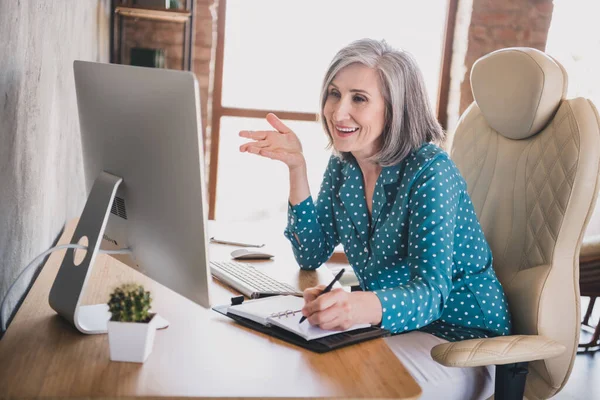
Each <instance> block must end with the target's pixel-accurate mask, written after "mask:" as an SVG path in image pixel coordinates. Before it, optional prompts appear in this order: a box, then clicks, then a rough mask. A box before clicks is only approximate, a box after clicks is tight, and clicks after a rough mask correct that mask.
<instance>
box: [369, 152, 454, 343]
mask: <svg viewBox="0 0 600 400" xmlns="http://www.w3.org/2000/svg"><path fill="white" fill-rule="evenodd" d="M424 168H425V170H424V171H423V172H422V173H421V174H420V176H418V177H417V179H416V181H415V182H414V184H413V185H412V187H411V190H410V200H409V204H408V207H409V229H408V235H409V237H408V252H407V254H408V256H407V257H404V258H401V259H400V260H398V262H397V263H396V264H395V266H394V268H401V267H405V268H408V270H409V271H410V280H409V281H408V282H407V283H406V284H402V285H401V286H398V287H392V288H384V289H382V290H374V293H375V294H376V295H377V297H378V298H379V300H380V302H381V306H382V311H383V314H382V321H381V326H382V327H383V328H385V329H388V330H390V331H391V332H393V333H396V332H403V331H410V330H414V329H419V328H421V327H423V326H425V325H428V324H430V323H431V322H433V321H435V320H437V319H439V318H440V317H441V315H442V312H443V309H444V308H443V307H444V304H445V303H446V301H447V300H448V297H449V295H450V291H451V290H452V259H453V252H454V249H453V247H454V228H455V224H456V216H457V212H458V204H459V202H460V198H461V196H462V193H463V192H464V186H465V184H464V180H463V179H462V178H461V175H460V173H459V172H458V170H457V169H456V167H455V166H454V164H453V163H452V162H451V161H450V160H449V159H448V158H447V157H438V158H436V159H434V160H433V161H432V162H431V163H429V164H428V165H427V166H425V167H424Z"/></svg>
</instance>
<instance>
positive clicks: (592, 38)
mask: <svg viewBox="0 0 600 400" xmlns="http://www.w3.org/2000/svg"><path fill="white" fill-rule="evenodd" d="M599 12H600V2H592V1H589V0H554V11H553V13H552V23H551V24H550V29H549V31H548V42H547V44H546V52H547V53H548V54H549V55H551V56H552V57H554V58H556V59H557V60H558V61H559V62H560V63H561V64H562V65H563V66H564V67H565V69H566V70H567V73H568V74H569V91H568V95H567V97H568V98H571V97H579V96H581V97H586V98H588V99H590V100H592V101H593V102H594V104H595V105H596V106H597V107H598V106H599V105H600V79H598V71H600V24H598V21H597V20H598V13H599ZM575 21H576V22H575Z"/></svg>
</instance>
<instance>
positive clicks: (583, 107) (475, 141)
mask: <svg viewBox="0 0 600 400" xmlns="http://www.w3.org/2000/svg"><path fill="white" fill-rule="evenodd" d="M515 77H516V78H515ZM471 81H472V87H473V92H474V98H475V102H474V103H473V104H471V105H470V107H469V108H468V109H467V110H466V111H465V113H464V114H463V116H462V117H461V119H460V121H459V124H458V126H457V128H456V132H455V138H454V143H453V148H452V154H451V156H452V159H453V160H454V162H455V163H456V164H457V166H458V168H459V169H460V171H461V172H462V174H463V176H464V177H465V179H466V181H467V185H468V191H469V194H470V195H471V198H472V201H473V204H474V206H475V210H476V212H477V215H478V217H479V220H480V222H481V225H482V227H483V230H484V232H485V235H486V238H487V240H488V242H489V244H490V247H491V249H492V254H493V256H494V269H495V271H496V274H497V275H498V278H499V279H500V282H501V283H502V285H503V288H504V290H505V292H506V295H507V298H508V303H509V308H510V311H511V314H512V317H513V327H514V332H513V333H514V334H518V335H541V336H544V337H547V338H550V339H552V340H554V341H556V342H557V343H560V344H561V345H562V346H564V348H565V349H566V351H564V353H562V354H561V355H560V356H558V357H554V358H545V357H546V353H544V352H543V351H542V350H541V349H540V350H539V352H538V353H536V354H537V355H536V354H533V353H532V354H531V356H532V357H531V358H530V359H531V360H534V359H538V358H545V359H544V360H541V361H535V362H533V363H531V364H530V373H529V376H528V378H527V385H526V392H525V393H526V396H527V397H528V398H530V399H543V398H548V397H551V396H553V395H554V394H556V393H557V392H558V391H559V390H560V389H561V388H562V387H563V386H564V385H565V383H566V381H567V379H568V376H569V374H570V372H571V368H572V366H573V362H574V359H575V352H576V348H577V342H578V339H579V324H580V309H579V285H578V282H579V270H578V261H579V259H578V257H579V251H580V247H581V243H582V239H583V235H584V232H585V228H586V226H587V223H588V222H589V219H590V217H591V214H592V211H593V208H594V204H595V201H596V194H597V193H598V187H599V185H598V181H599V177H600V162H599V160H600V128H599V125H600V121H599V117H598V112H597V111H596V109H595V107H594V106H593V104H592V103H591V102H590V101H589V100H586V99H583V98H576V99H571V100H563V97H564V93H566V82H567V78H566V74H565V72H564V68H562V66H560V65H559V64H558V63H557V62H555V61H554V60H553V59H552V58H551V57H549V56H547V55H545V54H544V53H542V52H540V51H538V50H535V49H525V48H510V49H503V50H499V51H496V52H493V53H490V54H489V55H487V56H485V57H483V58H482V59H480V60H478V61H477V63H476V64H475V65H474V67H473V73H472V79H471ZM480 102H481V106H480V104H479V103H480ZM487 340H490V341H493V340H495V339H487ZM482 341H483V342H485V341H486V339H484V340H482ZM481 346H484V344H482V345H481ZM485 346H487V344H485ZM553 347H554V346H553ZM437 351H438V349H437V348H434V350H433V351H432V354H433V353H434V352H437ZM474 351H476V349H474ZM534 353H535V352H534ZM539 356H541V357H539ZM473 357H480V356H479V355H475V354H474V355H473ZM502 357H503V356H501V355H499V356H498V358H497V361H492V360H490V364H494V363H496V362H502V360H503V358H502Z"/></svg>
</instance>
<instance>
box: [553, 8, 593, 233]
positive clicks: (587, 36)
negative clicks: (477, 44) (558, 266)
mask: <svg viewBox="0 0 600 400" xmlns="http://www.w3.org/2000/svg"><path fill="white" fill-rule="evenodd" d="M598 12H600V3H598V2H591V1H588V0H554V11H553V13H552V22H551V24H550V30H549V31H548V41H547V43H546V52H547V53H548V54H549V55H551V56H552V57H554V58H556V59H557V60H558V61H559V62H560V63H561V64H562V65H563V66H564V67H565V69H566V70H567V73H568V74H569V88H568V93H567V98H573V97H585V98H588V99H590V100H591V101H592V102H593V103H594V105H595V106H596V108H598V107H600V79H599V78H598V73H599V71H600V25H598V22H597V15H598ZM574 21H576V22H574ZM597 234H600V202H598V203H596V209H595V211H594V215H593V216H592V219H591V220H590V223H589V225H588V230H587V232H586V235H590V236H591V235H597Z"/></svg>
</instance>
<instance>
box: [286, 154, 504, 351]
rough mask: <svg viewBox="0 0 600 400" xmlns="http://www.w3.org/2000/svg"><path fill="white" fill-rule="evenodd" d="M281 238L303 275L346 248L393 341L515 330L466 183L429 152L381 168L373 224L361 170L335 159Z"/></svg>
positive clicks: (448, 163) (291, 214) (292, 210)
mask: <svg viewBox="0 0 600 400" xmlns="http://www.w3.org/2000/svg"><path fill="white" fill-rule="evenodd" d="M284 233H285V235H286V237H287V238H288V239H289V240H290V242H291V243H292V247H293V250H294V254H295V256H296V260H297V261H298V263H299V265H300V267H301V268H303V269H315V268H318V267H319V266H321V265H322V264H323V263H324V262H326V261H327V260H328V259H329V257H330V256H331V254H332V253H333V249H334V248H335V246H337V245H338V244H339V243H342V244H343V246H344V251H345V253H346V255H347V257H348V260H349V262H350V264H351V265H352V267H353V268H354V271H355V272H356V275H357V277H358V280H359V282H360V285H361V288H362V289H363V290H369V291H372V292H373V293H375V294H376V295H377V297H378V298H379V300H380V302H381V307H382V311H383V317H382V321H381V327H382V328H385V329H388V330H390V331H391V332H392V333H401V332H406V331H412V330H422V331H425V332H428V333H431V334H433V335H436V336H438V337H441V338H444V339H446V340H449V341H456V340H463V339H471V338H481V337H491V336H497V335H507V334H510V332H511V319H510V314H509V312H508V306H507V303H506V298H505V295H504V292H503V290H502V287H501V285H500V282H499V281H498V279H497V277H496V275H495V273H494V270H493V268H492V254H491V251H490V248H489V245H488V244H487V242H486V240H485V237H484V235H483V232H482V230H481V227H480V225H479V222H478V220H477V217H476V215H475V211H474V208H473V204H472V203H471V200H470V197H469V195H468V193H467V191H466V183H465V181H464V179H463V178H462V176H461V174H460V172H459V171H458V169H457V168H456V166H455V165H454V163H453V162H452V161H451V160H450V158H449V157H448V155H447V154H446V153H445V152H444V151H443V150H442V149H440V148H439V147H437V146H435V145H433V144H426V145H424V146H422V147H421V148H420V149H418V150H417V151H415V152H414V153H412V154H411V155H409V156H408V157H407V158H406V159H405V160H404V161H403V162H402V163H400V164H398V165H395V166H391V167H384V168H383V170H382V172H381V174H380V176H379V178H378V180H377V183H376V185H375V192H374V194H373V209H372V216H371V218H369V215H368V211H367V207H366V200H365V195H364V189H363V179H362V173H361V171H360V168H359V167H358V164H357V163H356V162H355V161H354V160H352V161H342V160H341V159H339V158H337V157H333V156H332V157H331V159H330V161H329V164H328V167H327V170H326V171H325V175H324V178H323V183H322V185H321V190H320V192H319V196H318V198H317V200H316V201H313V199H312V198H310V197H309V198H307V199H306V200H304V201H303V202H301V203H300V204H297V205H295V206H293V207H292V206H290V207H289V208H288V226H287V228H286V230H285V232H284ZM295 235H297V236H298V239H296V236H295Z"/></svg>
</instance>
